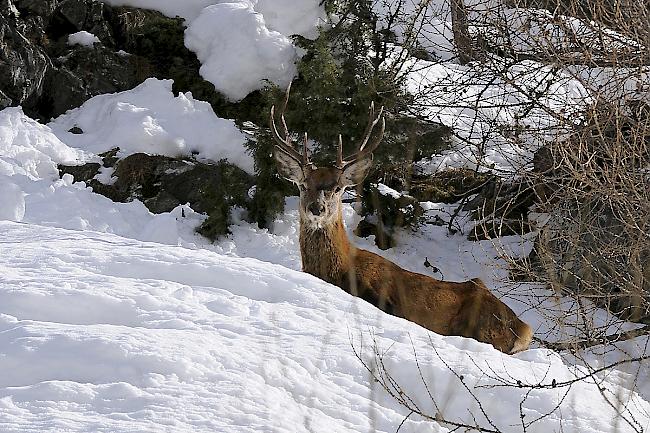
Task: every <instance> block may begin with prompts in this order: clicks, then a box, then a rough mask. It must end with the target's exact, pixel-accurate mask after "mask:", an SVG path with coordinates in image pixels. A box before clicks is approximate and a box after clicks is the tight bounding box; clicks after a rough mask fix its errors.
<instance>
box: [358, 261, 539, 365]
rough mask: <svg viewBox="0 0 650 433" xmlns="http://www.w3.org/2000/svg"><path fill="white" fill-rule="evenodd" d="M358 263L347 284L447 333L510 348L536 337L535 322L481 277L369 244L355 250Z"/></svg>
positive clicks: (399, 313)
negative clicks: (457, 278) (392, 256)
mask: <svg viewBox="0 0 650 433" xmlns="http://www.w3.org/2000/svg"><path fill="white" fill-rule="evenodd" d="M353 266H354V272H353V274H354V275H355V278H354V282H348V284H349V286H351V287H347V288H346V290H348V291H350V292H352V293H353V294H357V295H358V296H361V297H362V298H364V299H366V300H368V301H369V302H371V303H373V304H375V305H377V306H378V307H379V308H381V309H383V310H385V311H386V312H388V313H391V314H394V315H396V316H400V317H404V318H406V319H408V320H411V321H413V322H416V323H418V324H420V325H421V326H424V327H425V328H427V329H430V330H432V331H434V332H436V333H439V334H442V335H461V336H465V337H471V338H474V339H476V340H479V341H483V342H488V343H491V344H492V345H493V346H495V347H496V348H497V349H499V350H501V351H503V352H507V353H510V352H512V351H513V348H515V349H517V350H523V349H525V348H526V347H527V345H528V343H529V342H530V337H531V336H532V330H531V329H530V327H529V326H528V325H527V324H525V323H524V322H522V321H521V320H520V319H519V318H518V317H517V315H516V314H515V313H514V312H513V311H512V310H511V309H510V308H509V307H508V306H507V305H505V304H504V303H503V302H501V301H500V300H499V299H498V298H497V297H496V296H494V295H493V294H492V293H491V292H490V291H489V290H488V289H487V287H486V286H485V284H484V283H483V282H482V281H481V280H480V279H478V278H476V279H473V280H470V281H465V282H449V281H440V280H437V279H435V278H432V277H429V276H427V275H423V274H418V273H415V272H410V271H407V270H405V269H402V268H400V267H399V266H397V265H396V264H394V263H392V262H390V261H389V260H387V259H385V258H383V257H381V256H379V255H377V254H374V253H371V252H369V251H365V250H356V251H355V255H354V258H353ZM354 290H356V291H357V293H354ZM517 340H520V341H517ZM518 345H519V346H522V345H523V346H525V347H519V346H518Z"/></svg>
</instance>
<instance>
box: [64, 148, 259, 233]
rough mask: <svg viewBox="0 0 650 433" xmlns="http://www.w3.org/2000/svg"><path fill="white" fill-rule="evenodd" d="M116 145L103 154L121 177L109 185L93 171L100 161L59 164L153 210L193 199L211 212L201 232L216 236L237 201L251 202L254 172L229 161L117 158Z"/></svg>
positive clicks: (99, 189) (109, 193) (97, 188)
mask: <svg viewBox="0 0 650 433" xmlns="http://www.w3.org/2000/svg"><path fill="white" fill-rule="evenodd" d="M115 153H117V149H115V150H113V151H111V152H107V153H105V154H103V156H104V159H103V162H104V164H103V165H104V167H106V168H108V166H109V165H111V166H112V165H114V169H115V171H114V173H113V176H115V177H117V181H115V183H113V184H112V185H105V184H102V183H101V182H99V181H98V180H97V179H94V177H95V176H96V175H97V174H98V173H99V169H100V164H99V163H90V164H85V165H82V166H63V165H60V166H59V172H60V174H61V176H63V175H64V174H66V173H68V174H72V175H73V176H74V178H75V180H76V181H85V182H86V183H87V184H88V185H89V186H91V187H92V188H93V191H94V192H96V193H98V194H102V195H104V196H106V197H108V198H110V199H111V200H113V201H117V202H128V201H132V200H136V199H138V200H140V201H142V202H143V203H144V204H145V206H147V208H148V209H149V210H150V211H151V212H153V213H163V212H169V211H171V210H172V209H174V208H175V207H177V206H178V205H182V204H186V203H189V204H190V206H191V207H192V209H194V210H195V211H197V212H201V213H206V214H208V219H207V220H206V221H205V222H204V224H203V225H202V226H201V227H200V228H199V233H201V234H203V235H204V236H206V237H208V238H210V239H215V238H216V237H218V236H220V235H222V234H225V233H227V232H228V225H229V213H230V208H231V207H232V206H240V207H243V208H247V207H248V205H249V203H250V198H249V197H248V191H249V190H250V188H251V187H252V186H253V184H254V178H253V177H252V176H251V175H249V174H247V173H246V172H245V171H243V170H241V169H239V168H238V167H235V166H234V165H231V164H229V163H227V162H223V161H222V162H218V163H206V162H201V161H195V160H192V159H180V158H170V157H167V156H160V155H147V154H144V153H136V154H133V155H130V156H128V157H126V158H124V159H121V160H118V161H117V162H115V161H114V160H113V158H115V156H114V155H115Z"/></svg>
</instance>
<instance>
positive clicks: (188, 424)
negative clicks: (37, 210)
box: [0, 222, 650, 433]
mask: <svg viewBox="0 0 650 433" xmlns="http://www.w3.org/2000/svg"><path fill="white" fill-rule="evenodd" d="M0 231H1V232H2V233H3V235H4V236H3V239H2V242H0V257H1V258H2V259H1V261H0V275H2V277H1V278H2V280H1V281H2V286H3V289H4V290H2V292H0V305H2V314H1V315H0V347H2V356H0V369H1V370H2V371H5V372H11V373H10V374H6V375H3V376H2V378H0V408H1V410H0V431H3V432H21V433H26V432H45V431H52V432H55V431H57V432H58V431H63V430H65V431H83V432H85V431H95V432H96V431H106V432H109V431H110V432H122V431H123V432H136V431H147V432H153V431H174V432H184V431H187V432H202V431H206V432H214V431H228V432H235V431H241V432H246V431H248V432H256V431H269V432H291V433H295V432H300V431H325V430H326V431H333V432H336V431H341V432H344V431H346V432H348V431H360V432H361V431H369V429H371V428H374V429H376V430H374V431H381V432H384V431H385V432H392V431H395V430H396V429H397V428H398V426H399V425H400V423H402V421H403V419H404V417H405V416H406V415H407V412H406V411H405V409H403V408H401V407H400V406H399V405H397V404H396V403H395V402H394V401H392V400H391V399H390V398H387V397H386V396H384V395H383V393H382V392H381V390H379V389H378V388H377V385H376V384H375V383H374V382H372V381H370V380H369V377H368V373H367V372H366V371H365V370H364V368H363V366H362V364H361V363H360V362H359V360H357V359H356V357H355V355H354V353H353V350H352V347H355V348H356V350H357V351H360V352H361V353H362V354H363V355H362V356H363V357H364V360H365V361H366V362H370V361H371V359H372V357H371V352H369V349H371V348H372V345H373V344H376V345H377V346H378V347H380V348H381V350H385V351H386V352H385V355H384V362H385V364H386V368H387V369H388V371H389V372H390V373H392V374H393V375H394V376H395V379H396V380H397V381H399V383H400V384H401V385H402V386H403V387H404V389H406V390H408V391H409V393H410V394H411V395H412V396H413V397H414V399H415V401H416V402H417V403H418V404H419V405H421V407H423V408H431V407H432V404H433V403H432V402H431V401H430V399H429V397H428V394H427V392H426V391H425V389H424V387H423V386H422V385H421V382H420V377H419V375H418V367H417V365H416V358H415V356H416V354H417V362H419V364H420V366H421V368H422V370H423V375H424V377H425V379H426V380H427V381H428V383H429V384H430V392H431V393H432V396H433V399H434V400H435V401H436V403H437V404H438V405H439V406H440V409H439V411H440V414H441V415H442V416H444V417H446V418H449V419H453V420H456V421H461V422H465V423H470V424H472V423H474V422H478V423H479V424H481V425H482V424H485V425H487V421H485V420H484V419H483V416H482V415H481V412H480V411H479V408H478V406H477V404H476V403H475V402H474V401H473V399H472V397H471V396H470V395H469V394H468V393H467V392H466V391H464V390H463V389H462V385H461V384H460V383H459V380H458V378H457V377H456V376H455V375H454V374H453V373H452V372H451V371H450V370H449V369H448V368H447V367H446V366H445V365H444V364H443V363H442V361H441V359H439V358H438V355H436V354H435V353H434V351H433V350H432V346H433V347H435V349H436V351H437V352H438V353H439V354H440V357H441V358H442V359H443V360H444V361H445V362H446V363H447V364H448V365H450V366H452V367H453V369H454V371H455V372H456V373H457V374H460V375H462V376H463V382H464V383H465V384H467V385H468V386H469V387H470V389H473V392H474V394H475V395H476V397H478V399H479V400H480V401H481V403H482V409H483V411H485V413H486V414H487V415H488V416H489V417H490V418H491V419H492V422H494V423H495V426H497V427H498V428H500V429H501V430H502V431H518V430H519V428H520V426H519V424H520V422H521V420H520V414H519V410H517V409H516V408H517V405H518V404H519V403H520V402H521V401H522V400H523V403H522V411H523V414H524V415H525V416H526V417H530V418H528V419H533V418H536V417H538V416H541V415H543V414H544V413H545V412H546V411H550V410H552V409H553V408H554V407H555V405H559V410H558V411H556V412H554V413H553V414H552V415H550V416H548V417H545V418H543V419H542V420H540V421H539V422H538V423H535V424H533V427H531V428H530V429H529V430H528V431H531V432H550V431H559V430H558V426H559V425H560V424H561V425H562V431H564V432H601V431H606V430H609V429H610V428H611V426H612V422H613V421H612V420H614V422H615V423H616V422H617V421H616V420H615V413H614V411H613V409H612V408H611V407H609V406H608V405H607V404H606V403H605V402H604V401H603V400H602V399H599V398H589V397H588V396H589V395H593V396H594V397H596V396H597V395H598V389H597V388H596V386H595V385H594V384H591V383H589V382H587V381H585V382H580V383H578V384H576V385H575V386H574V387H572V388H571V390H570V392H569V393H568V395H566V396H565V395H564V394H565V391H566V390H565V389H562V388H559V389H546V390H533V391H530V392H528V390H526V389H521V388H517V387H508V388H489V387H488V388H476V386H477V385H489V384H490V383H493V382H494V381H492V380H490V379H489V378H487V377H486V374H485V372H486V371H490V373H491V374H493V375H497V376H501V377H509V378H514V379H516V380H521V381H522V382H524V383H537V382H539V381H545V382H548V381H550V379H556V380H557V381H562V380H567V379H570V378H571V377H573V372H572V370H573V368H571V367H568V366H567V365H565V364H564V362H563V361H562V359H561V357H559V356H558V355H556V354H554V353H552V352H550V351H548V350H544V349H535V350H530V351H527V352H525V353H522V354H520V355H517V356H513V357H510V356H507V355H504V354H502V353H500V352H498V351H496V350H494V349H493V348H492V347H491V346H488V345H485V344H482V343H478V342H476V341H472V340H468V339H463V338H459V337H441V336H438V335H436V334H430V333H428V332H426V331H425V330H424V329H422V328H420V327H418V326H416V325H414V324H412V323H409V322H406V321H404V320H402V319H398V318H395V317H391V316H388V315H385V314H383V313H381V312H379V311H378V310H376V309H375V308H374V307H372V306H370V305H369V304H367V303H365V302H364V301H362V300H359V299H358V298H353V297H351V296H349V295H347V294H345V293H343V292H342V291H341V290H340V289H339V288H337V287H334V286H331V285H329V284H326V283H324V282H322V281H320V280H318V279H316V278H313V277H311V276H309V275H307V274H304V273H302V272H297V271H293V270H289V269H287V268H285V267H282V266H278V265H273V264H269V263H265V262H260V261H257V260H254V259H244V258H242V259H239V258H232V257H225V256H223V255H219V254H216V253H213V252H210V251H206V250H189V249H186V248H182V247H178V246H166V245H161V244H152V243H142V242H138V241H135V240H130V239H126V238H122V237H118V236H115V235H110V234H106V233H98V232H90V231H70V230H64V229H56V228H47V227H42V226H38V225H33V224H19V223H12V222H2V223H0ZM361 340H363V341H364V343H363V344H362V343H361ZM600 386H601V387H602V388H603V389H604V390H605V391H604V392H606V393H608V394H610V395H616V394H617V393H620V389H619V388H618V387H616V386H615V385H614V384H613V383H612V382H610V380H609V379H606V380H605V381H604V382H602V383H601V384H600ZM621 397H622V398H623V399H625V403H626V405H628V406H629V407H630V409H632V410H633V411H634V414H635V416H636V417H637V421H638V422H640V423H642V425H644V426H646V425H647V424H648V422H649V421H650V419H649V418H648V417H647V415H644V414H647V413H648V411H650V404H648V403H647V402H646V401H644V400H642V399H641V398H640V397H638V396H637V395H635V394H630V395H628V393H623V394H622V395H621ZM472 417H476V420H473V418H472ZM560 417H561V418H562V420H561V421H560ZM619 427H620V429H619V430H618V431H629V430H630V429H629V428H628V427H626V426H625V425H623V424H621V423H619ZM400 431H404V432H421V431H446V430H445V429H444V428H442V427H437V426H436V425H435V424H432V423H425V422H424V421H422V420H419V419H417V418H416V417H413V418H412V419H409V420H408V421H406V422H405V423H404V425H403V426H402V429H401V430H400Z"/></svg>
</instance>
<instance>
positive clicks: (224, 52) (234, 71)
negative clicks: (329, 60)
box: [185, 2, 296, 101]
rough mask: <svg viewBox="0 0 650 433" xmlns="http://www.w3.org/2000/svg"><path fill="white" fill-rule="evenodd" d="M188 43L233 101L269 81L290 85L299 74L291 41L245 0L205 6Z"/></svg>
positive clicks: (190, 30) (203, 71) (209, 75)
mask: <svg viewBox="0 0 650 433" xmlns="http://www.w3.org/2000/svg"><path fill="white" fill-rule="evenodd" d="M185 45H186V46H187V47H188V48H189V49H190V50H192V51H194V52H195V53H196V55H197V57H198V58H199V60H200V61H201V65H202V66H201V69H200V73H201V76H202V77H203V78H205V79H206V80H208V81H210V82H211V83H212V84H214V86H215V87H216V89H217V90H218V91H219V92H221V93H223V94H224V95H226V97H228V98H229V99H230V100H232V101H238V100H241V99H243V98H244V97H245V96H246V95H248V94H249V93H250V92H252V91H253V90H258V89H261V88H263V87H264V86H265V84H266V82H267V81H269V82H271V83H274V84H277V85H279V86H280V87H286V86H287V85H288V84H289V82H290V81H291V80H292V79H293V77H294V76H295V75H296V67H295V65H294V62H295V60H296V51H295V48H294V47H293V45H292V43H291V40H290V39H288V38H287V37H286V36H284V35H282V34H281V33H279V32H276V31H273V30H269V29H268V27H267V26H266V22H265V21H264V17H263V15H261V14H259V13H257V12H255V10H254V9H253V7H252V6H251V5H250V4H248V3H246V2H242V3H234V2H233V3H222V4H217V5H213V6H209V7H207V8H205V9H204V10H203V11H202V12H201V15H200V16H199V17H198V18H197V19H195V20H194V21H192V23H191V24H190V25H189V27H188V28H187V30H186V32H185Z"/></svg>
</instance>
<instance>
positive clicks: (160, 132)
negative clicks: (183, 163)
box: [49, 78, 253, 173]
mask: <svg viewBox="0 0 650 433" xmlns="http://www.w3.org/2000/svg"><path fill="white" fill-rule="evenodd" d="M172 84H173V81H172V80H158V79H155V78H149V79H147V80H146V81H144V82H143V83H142V84H140V85H139V86H137V87H136V88H134V89H132V90H127V91H124V92H120V93H115V94H106V95H99V96H95V97H94V98H91V99H89V100H88V101H86V102H85V103H84V104H83V105H82V106H81V107H79V108H76V109H74V110H70V111H68V112H67V113H65V114H63V115H61V116H60V117H58V118H57V119H55V120H54V121H52V122H51V123H50V124H49V126H50V127H51V128H52V130H53V131H54V133H55V134H56V135H57V136H58V137H59V138H60V139H61V140H63V141H65V142H66V143H67V144H69V145H70V146H73V147H76V148H80V149H84V150H87V151H90V152H94V153H101V152H105V151H108V150H111V149H113V148H116V147H119V148H120V150H121V155H123V156H124V155H128V154H131V153H136V152H144V153H149V154H156V155H167V156H172V157H178V156H190V155H193V154H195V155H197V156H198V157H199V158H206V159H211V160H214V161H218V160H220V159H227V160H228V161H230V162H231V163H233V164H235V165H237V166H239V167H240V168H242V169H243V170H246V171H247V172H249V173H253V159H252V157H251V156H250V155H249V154H248V152H247V151H246V148H245V147H244V143H245V142H246V137H245V136H244V134H243V133H242V132H241V131H240V130H239V129H238V128H237V127H236V126H235V123H234V122H233V121H232V120H226V119H221V118H219V117H217V115H216V114H214V111H213V110H212V107H211V106H210V104H209V103H207V102H203V101H197V100H196V99H194V98H193V97H192V94H191V93H180V94H178V95H177V96H174V93H173V92H172ZM75 126H76V127H78V128H81V130H82V131H83V133H82V134H73V133H71V132H68V131H69V130H70V129H71V128H73V127H75Z"/></svg>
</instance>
